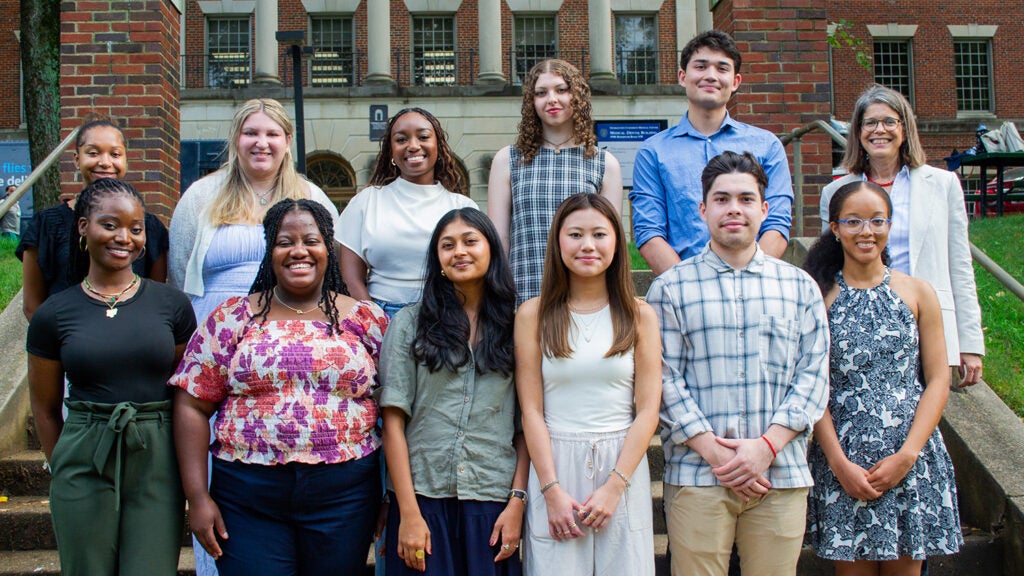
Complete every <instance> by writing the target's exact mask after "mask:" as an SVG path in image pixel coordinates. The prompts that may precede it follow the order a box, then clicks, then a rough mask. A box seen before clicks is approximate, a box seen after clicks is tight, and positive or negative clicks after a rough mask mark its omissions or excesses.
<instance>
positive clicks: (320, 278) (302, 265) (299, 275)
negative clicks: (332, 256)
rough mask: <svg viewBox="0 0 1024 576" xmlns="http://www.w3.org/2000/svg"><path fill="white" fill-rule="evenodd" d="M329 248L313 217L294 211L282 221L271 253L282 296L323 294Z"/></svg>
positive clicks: (309, 214) (303, 211)
mask: <svg viewBox="0 0 1024 576" xmlns="http://www.w3.org/2000/svg"><path fill="white" fill-rule="evenodd" d="M327 255H328V253H327V244H326V243H325V242H324V237H323V235H322V234H321V233H320V228H319V227H318V226H317V224H316V220H315V219H314V218H313V215H312V214H311V213H309V212H307V211H305V210H292V211H290V212H288V213H287V214H285V215H284V218H282V219H281V227H280V228H278V231H277V238H275V239H274V247H273V251H272V252H271V266H272V268H273V270H274V276H275V277H276V278H277V285H278V287H279V288H280V290H281V292H282V293H284V294H288V295H308V294H312V293H316V294H319V293H320V288H321V286H322V285H323V282H324V275H325V274H326V273H327Z"/></svg>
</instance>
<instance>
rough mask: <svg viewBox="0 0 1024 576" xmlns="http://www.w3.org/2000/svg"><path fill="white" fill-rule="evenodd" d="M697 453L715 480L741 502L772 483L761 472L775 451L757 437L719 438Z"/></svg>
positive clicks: (760, 493)
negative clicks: (707, 451)
mask: <svg viewBox="0 0 1024 576" xmlns="http://www.w3.org/2000/svg"><path fill="white" fill-rule="evenodd" d="M709 447H710V450H709V453H708V454H701V456H702V457H703V458H704V460H706V461H707V462H708V464H710V465H711V472H713V473H714V475H715V478H717V479H718V482H719V484H721V485H722V486H725V487H727V488H730V489H732V491H733V492H735V493H736V494H738V495H739V497H740V498H742V499H743V501H744V502H748V501H750V499H751V498H757V497H760V496H763V495H765V494H767V493H768V490H769V489H771V487H772V484H771V482H769V481H768V479H767V478H765V476H764V473H765V472H766V471H767V470H768V467H769V466H771V464H772V460H774V459H775V455H774V454H772V450H771V448H770V447H769V446H768V444H767V443H766V442H765V441H764V440H762V439H761V438H721V437H719V436H715V442H714V443H713V444H710V445H709Z"/></svg>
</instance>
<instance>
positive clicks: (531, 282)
mask: <svg viewBox="0 0 1024 576" xmlns="http://www.w3.org/2000/svg"><path fill="white" fill-rule="evenodd" d="M521 158H522V156H521V155H520V154H519V151H518V150H517V149H516V147H515V146H513V147H512V148H511V154H510V161H511V166H510V170H511V174H512V230H511V234H510V237H511V240H510V243H511V245H512V248H511V252H510V257H509V258H510V261H511V265H512V276H513V278H515V281H516V291H517V292H518V295H517V296H516V305H519V304H522V303H523V302H525V301H527V300H529V299H530V298H533V297H534V296H538V295H540V279H541V276H542V275H543V273H544V249H545V248H546V247H547V244H548V229H549V228H551V220H552V218H554V217H555V210H557V209H558V205H559V204H561V203H562V201H563V200H565V199H566V198H568V197H569V196H572V195H573V194H580V193H583V192H590V193H594V194H596V193H598V192H600V191H601V182H602V180H604V150H598V151H597V154H595V155H594V157H593V158H586V157H584V155H583V148H582V147H580V146H577V147H574V148H564V149H562V150H561V151H560V153H558V154H555V152H554V150H552V149H550V148H541V149H540V150H539V151H538V152H537V155H536V156H534V158H533V161H532V162H530V163H529V164H527V165H525V166H523V165H522V164H521V162H520V159H521Z"/></svg>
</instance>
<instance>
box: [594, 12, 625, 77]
mask: <svg viewBox="0 0 1024 576" xmlns="http://www.w3.org/2000/svg"><path fill="white" fill-rule="evenodd" d="M587 5H588V6H589V10H588V14H587V19H588V22H589V24H590V83H591V84H594V83H601V84H611V83H618V79H617V78H616V77H615V71H614V70H613V69H612V5H611V0H591V1H590V2H588V3H587Z"/></svg>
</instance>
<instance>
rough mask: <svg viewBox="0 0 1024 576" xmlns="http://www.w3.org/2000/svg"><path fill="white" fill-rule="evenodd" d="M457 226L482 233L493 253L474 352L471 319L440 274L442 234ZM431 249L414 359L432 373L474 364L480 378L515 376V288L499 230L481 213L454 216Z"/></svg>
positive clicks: (440, 226)
mask: <svg viewBox="0 0 1024 576" xmlns="http://www.w3.org/2000/svg"><path fill="white" fill-rule="evenodd" d="M456 220H461V221H462V222H464V223H465V224H466V225H467V226H469V227H470V228H475V229H476V230H477V231H479V232H480V234H482V235H483V237H484V239H485V240H486V241H487V245H488V247H489V248H490V251H491V262H490V265H489V266H488V268H487V274H486V275H485V276H484V295H483V298H482V300H481V305H480V312H479V314H478V316H477V333H478V334H479V335H480V341H479V343H478V344H477V348H476V350H475V351H471V350H470V349H469V345H468V342H469V333H470V326H469V318H467V317H466V312H465V310H463V308H462V304H461V303H460V302H459V298H458V295H457V294H456V292H455V286H454V284H452V281H451V280H450V279H448V278H447V277H446V276H444V275H443V274H442V273H441V261H440V259H439V258H438V254H437V247H438V244H439V243H440V240H441V234H442V233H444V229H445V228H446V227H447V226H448V225H449V224H451V223H452V222H454V221H456ZM428 246H429V248H428V249H427V267H426V268H427V271H426V272H427V274H426V282H425V283H424V285H423V300H422V303H421V304H420V310H419V318H417V320H416V338H415V339H414V340H413V341H412V345H411V350H410V352H411V353H412V356H413V358H414V359H415V360H416V361H417V362H418V363H420V364H423V365H424V366H426V367H427V369H428V370H430V371H431V372H436V371H438V370H440V369H441V368H442V367H443V368H447V369H448V370H452V371H455V370H457V369H458V368H460V367H462V366H465V365H466V364H467V363H468V362H470V361H473V360H475V361H476V366H477V368H478V369H479V370H480V371H481V372H484V373H486V372H491V371H496V372H500V373H502V374H506V375H507V374H511V373H512V371H513V369H514V368H515V359H514V356H513V340H512V334H513V329H512V328H513V326H512V324H513V319H514V316H515V304H516V288H515V282H514V281H513V280H512V269H511V268H510V267H509V264H508V257H507V256H506V255H505V250H504V249H502V247H501V240H500V238H499V237H498V231H497V230H495V228H494V224H492V223H491V220H490V219H489V218H488V217H487V215H486V214H484V213H483V212H481V211H479V210H477V209H476V208H459V209H456V210H451V211H450V212H448V213H447V214H445V215H444V216H443V217H442V218H441V219H440V220H439V221H438V222H437V226H435V227H434V233H433V235H432V236H431V237H430V244H429V245H428Z"/></svg>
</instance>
